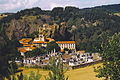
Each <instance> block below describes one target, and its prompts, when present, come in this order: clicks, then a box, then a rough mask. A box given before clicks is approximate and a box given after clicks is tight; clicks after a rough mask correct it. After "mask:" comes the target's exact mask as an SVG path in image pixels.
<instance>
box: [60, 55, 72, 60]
mask: <svg viewBox="0 0 120 80" xmlns="http://www.w3.org/2000/svg"><path fill="white" fill-rule="evenodd" d="M62 57H63V59H70V58H71V57H72V56H71V55H68V54H64V55H62Z"/></svg>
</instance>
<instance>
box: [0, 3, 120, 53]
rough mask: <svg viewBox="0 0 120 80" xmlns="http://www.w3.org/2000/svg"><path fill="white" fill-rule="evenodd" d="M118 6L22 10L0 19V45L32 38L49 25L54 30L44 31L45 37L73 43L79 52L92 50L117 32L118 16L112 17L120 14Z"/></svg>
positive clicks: (119, 26)
mask: <svg viewBox="0 0 120 80" xmlns="http://www.w3.org/2000/svg"><path fill="white" fill-rule="evenodd" d="M119 6H120V5H119V4H116V5H106V6H99V7H94V8H86V9H79V8H76V7H70V6H68V7H65V8H62V7H56V8H53V9H52V10H51V11H50V10H48V11H45V10H41V8H39V7H36V8H32V9H25V10H21V11H19V12H17V13H15V14H12V15H9V16H7V17H4V18H2V19H0V44H1V45H3V43H5V42H6V39H10V40H15V39H20V38H22V37H33V38H34V37H35V33H37V32H36V30H37V29H38V28H39V27H41V28H42V25H43V24H49V25H50V26H53V27H54V26H56V28H54V29H51V30H50V31H49V30H48V31H46V34H47V37H52V38H54V39H55V40H75V41H76V42H77V48H78V49H81V50H83V49H84V50H87V51H94V50H95V49H96V48H98V47H99V46H100V44H101V41H102V39H103V36H104V35H105V34H107V35H108V34H109V35H113V34H114V33H116V32H120V17H119V16H118V15H115V14H116V12H117V14H119V12H120V9H119V8H120V7H119ZM50 26H47V27H46V28H48V27H50ZM51 28H52V27H51ZM104 39H105V38H104Z"/></svg>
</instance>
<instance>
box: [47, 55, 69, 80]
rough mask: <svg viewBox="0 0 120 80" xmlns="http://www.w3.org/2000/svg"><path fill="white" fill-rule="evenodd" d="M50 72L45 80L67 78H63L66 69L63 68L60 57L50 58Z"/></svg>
mask: <svg viewBox="0 0 120 80" xmlns="http://www.w3.org/2000/svg"><path fill="white" fill-rule="evenodd" d="M50 70H51V72H49V77H47V78H46V80H68V77H67V78H65V75H64V74H65V72H66V71H67V69H65V68H64V64H63V61H62V60H61V57H60V56H59V57H58V59H56V58H55V57H52V58H51V61H50Z"/></svg>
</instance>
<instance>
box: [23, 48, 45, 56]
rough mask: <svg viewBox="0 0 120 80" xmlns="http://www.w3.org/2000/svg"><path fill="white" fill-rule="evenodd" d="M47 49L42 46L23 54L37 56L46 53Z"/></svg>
mask: <svg viewBox="0 0 120 80" xmlns="http://www.w3.org/2000/svg"><path fill="white" fill-rule="evenodd" d="M46 53H47V51H46V50H45V49H44V48H42V47H41V48H36V49H34V50H32V51H28V52H26V53H25V56H26V57H36V56H39V55H43V54H46Z"/></svg>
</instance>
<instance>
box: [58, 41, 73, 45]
mask: <svg viewBox="0 0 120 80" xmlns="http://www.w3.org/2000/svg"><path fill="white" fill-rule="evenodd" d="M56 43H58V44H75V41H57V42H56Z"/></svg>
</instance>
